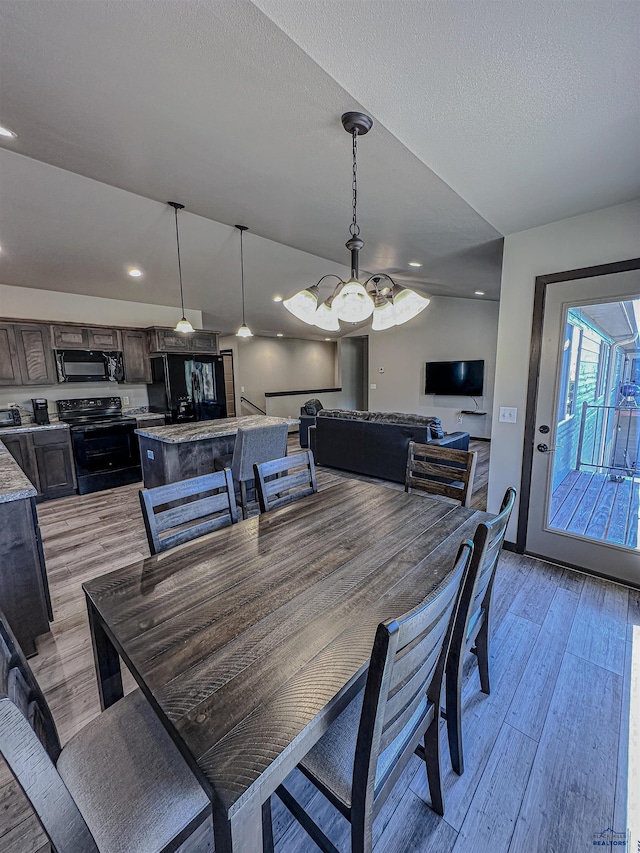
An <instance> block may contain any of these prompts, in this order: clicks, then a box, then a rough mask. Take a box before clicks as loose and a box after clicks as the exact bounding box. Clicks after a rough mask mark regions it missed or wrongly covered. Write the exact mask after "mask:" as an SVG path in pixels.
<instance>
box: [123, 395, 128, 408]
mask: <svg viewBox="0 0 640 853" xmlns="http://www.w3.org/2000/svg"><path fill="white" fill-rule="evenodd" d="M122 405H123V406H128V405H129V398H128V397H123V398H122Z"/></svg>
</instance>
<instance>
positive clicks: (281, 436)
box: [214, 423, 289, 518]
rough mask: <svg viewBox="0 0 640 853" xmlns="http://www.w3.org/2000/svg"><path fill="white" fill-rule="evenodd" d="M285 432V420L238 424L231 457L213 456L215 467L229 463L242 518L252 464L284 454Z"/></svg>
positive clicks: (244, 514) (277, 457)
mask: <svg viewBox="0 0 640 853" xmlns="http://www.w3.org/2000/svg"><path fill="white" fill-rule="evenodd" d="M288 431H289V426H288V424H286V423H283V424H269V425H266V426H255V427H240V428H239V429H238V434H237V435H236V443H235V444H234V446H233V456H231V457H223V458H221V459H216V461H215V463H214V464H215V467H216V469H218V468H219V467H222V466H227V465H230V466H231V474H232V476H233V483H234V487H237V489H238V490H239V493H240V507H241V508H242V517H243V518H246V517H247V503H248V500H247V483H248V482H250V481H252V480H253V476H254V475H253V466H254V465H256V464H257V465H259V464H260V463H262V462H269V461H270V460H271V459H280V458H281V457H283V456H286V455H287V434H288Z"/></svg>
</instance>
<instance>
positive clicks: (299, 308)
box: [282, 286, 318, 325]
mask: <svg viewBox="0 0 640 853" xmlns="http://www.w3.org/2000/svg"><path fill="white" fill-rule="evenodd" d="M282 304H283V305H284V307H285V308H286V309H287V311H289V312H290V313H291V314H293V316H294V317H297V318H298V320H302V321H303V322H304V323H309V324H310V325H313V324H314V322H315V313H316V308H317V306H318V288H317V286H314V287H310V288H308V289H307V290H301V291H299V293H294V295H293V296H291V297H290V298H289V299H285V300H284V301H283V303H282Z"/></svg>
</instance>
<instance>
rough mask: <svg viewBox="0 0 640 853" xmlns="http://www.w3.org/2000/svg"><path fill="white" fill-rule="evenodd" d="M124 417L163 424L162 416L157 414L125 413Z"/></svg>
mask: <svg viewBox="0 0 640 853" xmlns="http://www.w3.org/2000/svg"><path fill="white" fill-rule="evenodd" d="M125 417H133V418H135V419H136V420H137V421H157V422H158V423H159V424H164V415H161V414H160V413H159V412H134V413H133V414H132V415H130V414H129V413H128V412H125Z"/></svg>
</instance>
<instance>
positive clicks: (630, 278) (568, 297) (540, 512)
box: [518, 261, 640, 586]
mask: <svg viewBox="0 0 640 853" xmlns="http://www.w3.org/2000/svg"><path fill="white" fill-rule="evenodd" d="M621 266H622V267H623V268H620V267H621ZM639 266H640V264H639V263H638V262H634V261H630V262H625V264H624V265H620V264H616V265H607V266H606V267H598V268H594V269H593V270H591V271H588V270H587V271H577V272H575V273H564V274H561V276H558V277H554V276H545V277H542V279H539V280H538V282H537V284H536V288H537V291H536V317H535V318H534V335H533V340H532V359H531V373H530V384H529V399H528V407H527V424H526V431H525V454H524V458H523V490H522V498H521V509H520V512H521V514H520V520H519V530H518V546H519V550H520V549H521V550H526V552H527V553H530V554H534V555H536V556H541V557H543V558H546V559H549V560H551V561H553V562H559V563H563V564H566V565H570V566H575V567H578V568H581V569H586V570H588V571H590V572H593V573H595V574H599V575H602V576H605V577H609V578H611V579H613V580H618V581H622V582H624V583H631V584H633V585H636V586H640V537H639V530H638V521H639V515H640V343H639V338H640V271H638V267H639ZM624 267H626V268H624ZM582 273H585V274H582ZM545 279H546V280H545ZM552 279H555V280H552ZM536 321H537V328H536ZM527 486H528V488H527ZM523 509H524V512H523Z"/></svg>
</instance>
